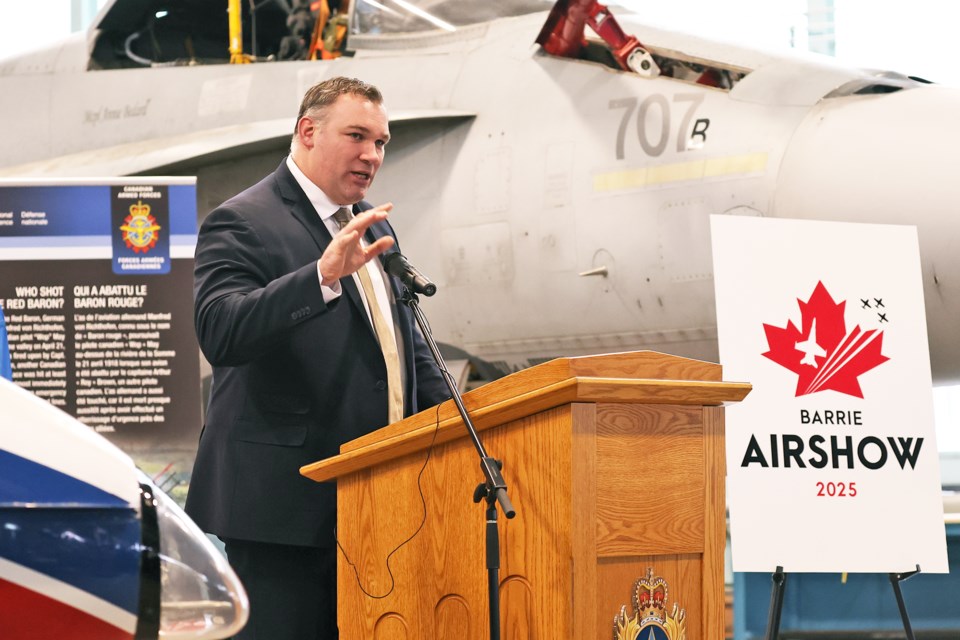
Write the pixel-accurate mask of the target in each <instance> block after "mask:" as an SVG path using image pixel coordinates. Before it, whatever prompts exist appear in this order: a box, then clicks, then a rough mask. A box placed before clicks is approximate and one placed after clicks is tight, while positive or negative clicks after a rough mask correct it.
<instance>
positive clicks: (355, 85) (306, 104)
mask: <svg viewBox="0 0 960 640" xmlns="http://www.w3.org/2000/svg"><path fill="white" fill-rule="evenodd" d="M346 94H353V95H355V96H361V97H363V98H366V99H367V100H369V101H370V102H373V103H374V104H382V103H383V94H381V93H380V89H377V88H376V87H375V86H373V85H372V84H367V83H366V82H363V81H361V80H357V79H356V78H344V77H343V76H337V77H336V78H330V79H328V80H324V81H323V82H319V83H317V84H315V85H313V86H312V87H310V89H308V90H307V92H306V93H305V94H304V95H303V100H302V101H301V102H300V114H299V115H298V116H297V124H299V122H300V118H302V117H303V116H308V117H310V118H313V119H315V120H323V115H324V111H326V109H327V108H328V107H329V106H330V105H332V104H333V103H334V102H336V101H337V98H339V97H340V96H342V95H346ZM297 124H294V129H293V130H294V134H296V131H297Z"/></svg>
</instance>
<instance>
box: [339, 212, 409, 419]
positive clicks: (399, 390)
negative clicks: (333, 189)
mask: <svg viewBox="0 0 960 640" xmlns="http://www.w3.org/2000/svg"><path fill="white" fill-rule="evenodd" d="M351 217H352V214H351V213H350V210H349V209H347V208H346V207H341V208H340V209H337V211H336V213H334V214H333V218H334V220H336V221H337V225H338V226H339V227H340V228H341V229H342V228H343V227H344V226H345V225H346V224H347V223H348V222H350V218H351ZM369 268H370V264H369V263H367V264H365V265H363V266H362V267H360V269H358V270H357V277H358V278H359V279H360V286H361V288H362V289H363V297H364V298H366V300H367V308H368V309H369V310H370V319H371V320H372V321H373V329H374V331H375V332H376V334H377V340H379V341H380V349H381V351H383V361H384V363H385V364H386V365H387V393H388V395H389V399H388V402H389V420H390V423H394V422H397V421H398V420H402V419H403V382H402V381H401V378H400V356H399V354H398V353H397V342H396V340H395V339H394V336H393V332H392V331H391V330H390V325H388V324H387V321H386V318H384V315H383V310H382V309H381V308H380V305H379V304H378V303H377V295H376V293H375V292H374V289H373V281H372V280H371V279H370V271H369ZM384 284H386V283H384Z"/></svg>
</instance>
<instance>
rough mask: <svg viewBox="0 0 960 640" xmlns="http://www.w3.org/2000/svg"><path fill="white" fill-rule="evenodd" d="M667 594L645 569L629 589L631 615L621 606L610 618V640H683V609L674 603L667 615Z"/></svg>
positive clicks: (662, 583) (663, 584) (659, 580)
mask: <svg viewBox="0 0 960 640" xmlns="http://www.w3.org/2000/svg"><path fill="white" fill-rule="evenodd" d="M667 595H668V590H667V581H666V580H664V579H663V578H662V577H660V576H654V575H653V569H652V568H648V569H647V575H646V576H644V577H642V578H639V579H638V580H637V582H636V584H635V585H634V587H633V616H632V617H630V616H627V606H626V605H624V606H622V607H620V615H618V616H614V618H613V622H614V624H613V638H614V640H686V638H687V620H686V613H687V612H686V609H680V608H679V606H678V605H677V603H674V604H673V608H672V609H671V610H670V611H669V612H668V611H667Z"/></svg>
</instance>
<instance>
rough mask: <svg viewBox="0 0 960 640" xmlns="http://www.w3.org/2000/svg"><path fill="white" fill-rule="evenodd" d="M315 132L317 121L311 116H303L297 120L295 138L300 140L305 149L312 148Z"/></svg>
mask: <svg viewBox="0 0 960 640" xmlns="http://www.w3.org/2000/svg"><path fill="white" fill-rule="evenodd" d="M316 132H317V122H316V121H315V120H314V119H313V118H308V117H307V116H303V117H302V118H300V120H298V121H297V138H298V139H299V140H300V144H301V145H303V146H304V147H305V148H307V149H312V148H313V146H314V142H313V134H315V133H316Z"/></svg>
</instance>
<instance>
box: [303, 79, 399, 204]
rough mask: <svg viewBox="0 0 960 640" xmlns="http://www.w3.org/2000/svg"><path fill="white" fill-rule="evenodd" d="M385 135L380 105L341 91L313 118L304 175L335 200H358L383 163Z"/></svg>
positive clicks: (386, 126) (384, 116)
mask: <svg viewBox="0 0 960 640" xmlns="http://www.w3.org/2000/svg"><path fill="white" fill-rule="evenodd" d="M389 139H390V127H389V122H388V120H387V112H386V111H385V110H384V108H383V105H381V104H376V103H374V102H371V101H370V100H367V99H366V98H364V97H363V96H358V95H354V94H345V95H342V96H340V97H339V98H337V101H336V102H334V103H333V104H332V105H330V106H329V107H328V108H327V110H326V112H325V113H324V115H323V118H322V119H321V120H319V121H317V122H316V128H315V129H314V131H313V141H314V143H315V144H314V146H313V148H312V149H311V150H310V154H309V155H310V159H309V167H310V171H309V173H307V177H309V178H310V179H311V180H312V181H313V182H314V184H316V185H317V186H318V187H320V188H321V189H322V190H323V192H324V193H325V194H327V196H328V197H329V198H330V199H331V200H333V201H334V202H335V203H337V204H353V203H355V202H359V201H360V200H362V199H363V197H364V196H365V195H366V193H367V189H369V188H370V185H371V184H372V183H373V177H374V176H375V175H376V174H377V170H378V169H379V168H380V165H381V164H382V163H383V152H384V147H385V146H386V144H387V141H388V140H389ZM305 173H306V172H305Z"/></svg>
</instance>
